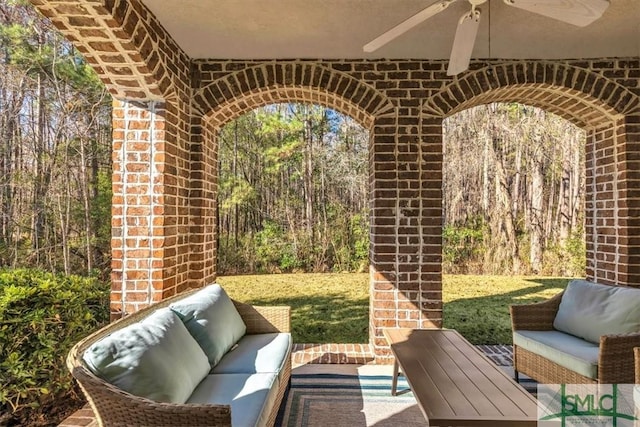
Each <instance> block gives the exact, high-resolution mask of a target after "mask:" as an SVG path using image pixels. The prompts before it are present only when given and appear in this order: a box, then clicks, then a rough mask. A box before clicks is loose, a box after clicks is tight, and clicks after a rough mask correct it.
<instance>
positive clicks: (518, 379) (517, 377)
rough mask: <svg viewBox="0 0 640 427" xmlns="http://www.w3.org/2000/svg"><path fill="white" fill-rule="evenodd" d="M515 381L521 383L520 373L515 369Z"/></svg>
mask: <svg viewBox="0 0 640 427" xmlns="http://www.w3.org/2000/svg"><path fill="white" fill-rule="evenodd" d="M513 379H514V380H515V381H516V382H517V383H519V382H520V373H519V372H518V371H516V370H515V369H514V370H513Z"/></svg>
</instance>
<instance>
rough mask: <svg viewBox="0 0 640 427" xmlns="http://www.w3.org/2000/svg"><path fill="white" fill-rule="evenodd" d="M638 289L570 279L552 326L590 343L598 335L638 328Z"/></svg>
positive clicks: (620, 332) (634, 330) (639, 305)
mask: <svg viewBox="0 0 640 427" xmlns="http://www.w3.org/2000/svg"><path fill="white" fill-rule="evenodd" d="M638 307H640V289H633V288H627V287H621V286H607V285H600V284H597V283H591V282H587V281H586V280H572V281H571V282H570V283H569V284H568V285H567V289H566V290H565V291H564V294H563V295H562V300H561V301H560V306H559V307H558V313H557V314H556V317H555V320H554V322H553V327H554V328H555V329H557V330H559V331H562V332H566V333H568V334H571V335H575V336H577V337H581V338H584V339H586V340H588V341H591V342H592V343H599V342H600V336H601V335H615V334H627V333H630V332H640V310H638Z"/></svg>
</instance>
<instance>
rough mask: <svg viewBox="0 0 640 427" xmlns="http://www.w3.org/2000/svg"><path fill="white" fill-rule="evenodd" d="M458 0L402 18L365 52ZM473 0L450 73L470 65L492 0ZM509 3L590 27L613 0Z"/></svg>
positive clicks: (443, 1)
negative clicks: (486, 6)
mask: <svg viewBox="0 0 640 427" xmlns="http://www.w3.org/2000/svg"><path fill="white" fill-rule="evenodd" d="M456 1H458V0H439V1H437V2H436V3H433V4H432V5H431V6H428V7H427V8H426V9H423V10H421V11H420V12H418V13H417V14H415V15H413V16H412V17H410V18H409V19H406V20H405V21H403V22H401V23H400V24H398V25H396V26H395V27H393V28H391V29H390V30H388V31H387V32H385V33H383V34H381V35H380V36H378V37H376V38H375V39H374V40H372V41H371V42H369V43H367V44H366V45H364V47H363V50H364V51H365V52H374V51H376V50H377V49H379V48H380V47H382V46H384V45H385V44H387V43H389V42H390V41H392V40H393V39H395V38H397V37H399V36H400V35H402V34H404V33H405V32H407V31H409V30H410V29H412V28H413V27H415V26H417V25H419V24H421V23H422V22H424V21H426V20H427V19H429V18H431V17H432V16H434V15H436V14H438V13H440V12H442V11H444V10H445V9H446V8H448V7H449V6H450V5H451V4H452V3H455V2H456ZM467 1H468V2H469V3H470V4H471V10H470V11H469V12H467V13H465V14H464V15H462V17H460V20H459V21H458V29H457V30H456V35H455V39H454V41H453V47H452V49H451V57H450V59H449V68H448V69H447V75H449V76H455V75H456V74H459V73H461V72H463V71H465V70H466V69H467V68H469V61H470V60H471V53H472V51H473V45H474V44H475V39H476V35H477V33H478V28H479V27H480V16H481V11H480V8H478V6H480V5H481V4H483V3H486V2H487V1H488V0H467ZM502 1H504V3H505V4H507V5H509V6H513V7H517V8H520V9H524V10H527V11H529V12H533V13H537V14H539V15H544V16H546V17H548V18H553V19H557V20H559V21H563V22H567V23H569V24H573V25H576V26H578V27H586V26H587V25H589V24H591V23H592V22H594V21H595V20H597V19H598V18H600V17H601V16H602V14H603V13H604V11H605V10H606V9H607V7H609V0H502Z"/></svg>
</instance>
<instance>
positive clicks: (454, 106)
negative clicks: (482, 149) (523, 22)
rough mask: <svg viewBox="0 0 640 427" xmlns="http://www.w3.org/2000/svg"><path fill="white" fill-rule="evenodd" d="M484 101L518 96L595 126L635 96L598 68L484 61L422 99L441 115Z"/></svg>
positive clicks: (635, 101)
mask: <svg viewBox="0 0 640 427" xmlns="http://www.w3.org/2000/svg"><path fill="white" fill-rule="evenodd" d="M490 102H520V103H523V104H528V105H532V106H535V107H540V108H543V109H545V110H546V111H549V112H552V113H555V114H557V115H559V116H561V117H563V118H565V119H567V120H569V121H571V122H573V123H574V124H576V125H578V126H580V127H582V128H592V129H593V128H598V127H600V126H602V125H605V124H608V123H611V122H615V121H616V120H619V119H620V118H621V117H623V116H625V115H627V114H629V113H631V112H633V111H636V110H638V108H639V104H640V99H639V98H638V96H637V95H635V94H634V93H633V92H631V91H630V90H629V89H627V88H625V87H624V86H622V85H620V84H618V83H616V82H615V81H613V80H611V79H609V78H607V77H605V76H604V75H602V74H599V73H596V72H593V71H590V70H588V69H586V68H579V67H575V66H571V65H568V64H563V63H557V62H556V63H551V62H544V61H536V62H513V63H507V64H501V65H490V66H487V67H484V68H480V69H478V70H475V71H473V72H470V73H467V74H465V75H464V77H462V78H460V79H456V80H454V81H453V82H452V83H451V84H449V85H448V86H446V87H445V88H444V89H443V90H441V91H440V92H438V93H437V94H435V95H434V96H433V97H431V98H430V99H428V100H427V101H426V102H425V103H424V104H423V111H424V112H425V113H426V114H429V115H436V116H439V117H447V116H450V115H452V114H455V113H457V112H459V111H462V110H465V109H467V108H471V107H474V106H477V105H481V104H487V103H490Z"/></svg>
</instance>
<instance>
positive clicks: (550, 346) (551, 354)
mask: <svg viewBox="0 0 640 427" xmlns="http://www.w3.org/2000/svg"><path fill="white" fill-rule="evenodd" d="M513 344H514V345H517V346H519V347H522V348H524V349H525V350H528V351H530V352H532V353H535V354H537V355H540V356H542V357H544V358H545V359H548V360H551V361H552V362H555V363H557V364H558V365H560V366H564V367H565V368H567V369H571V370H572V371H574V372H577V373H579V374H580V375H583V376H585V377H589V378H593V379H597V378H598V354H599V350H600V347H599V346H598V345H596V344H593V343H591V342H589V341H585V340H583V339H581V338H577V337H574V336H573V335H569V334H565V333H564V332H559V331H514V332H513Z"/></svg>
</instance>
